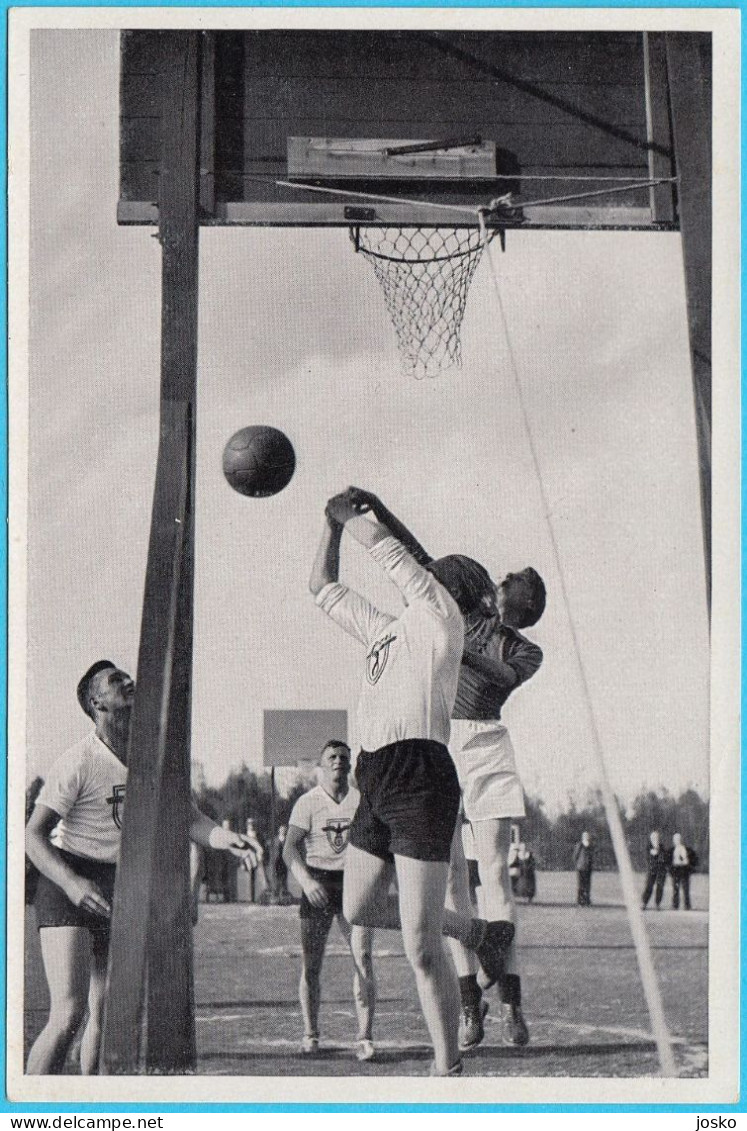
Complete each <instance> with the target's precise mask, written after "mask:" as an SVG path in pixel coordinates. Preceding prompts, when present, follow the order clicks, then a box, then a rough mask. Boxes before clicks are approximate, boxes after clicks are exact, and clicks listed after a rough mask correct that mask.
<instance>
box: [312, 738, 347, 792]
mask: <svg viewBox="0 0 747 1131" xmlns="http://www.w3.org/2000/svg"><path fill="white" fill-rule="evenodd" d="M319 771H320V774H321V777H322V780H323V781H326V782H327V784H329V785H330V786H334V785H339V784H340V783H341V782H344V781H347V778H348V774H349V773H350V747H349V746H348V744H347V743H346V742H340V740H339V739H337V738H333V739H330V741H329V742H328V743H327V744H326V745H325V747H324V749H323V750H322V752H321V754H320V755H319Z"/></svg>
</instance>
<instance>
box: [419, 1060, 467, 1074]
mask: <svg viewBox="0 0 747 1131" xmlns="http://www.w3.org/2000/svg"><path fill="white" fill-rule="evenodd" d="M463 1072H464V1065H463V1064H462V1062H461V1060H458V1061H457V1062H456V1064H452V1066H451V1068H450V1069H449V1071H448V1072H439V1071H438V1070H437V1069H436V1062H435V1060H434V1061H433V1063H432V1064H431V1070H430V1072H429V1073H428V1075H429V1076H461V1075H462V1073H463Z"/></svg>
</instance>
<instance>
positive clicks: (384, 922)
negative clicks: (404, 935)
mask: <svg viewBox="0 0 747 1131" xmlns="http://www.w3.org/2000/svg"><path fill="white" fill-rule="evenodd" d="M403 859H406V858H403ZM393 878H394V868H393V866H392V865H391V864H389V863H388V862H387V861H386V860H381V859H380V858H379V857H378V856H372V855H371V853H369V852H364V851H363V849H361V848H356V847H355V845H352V844H349V845H348V846H347V848H346V849H345V882H344V885H343V889H342V906H343V913H344V915H345V918H346V919H347V921H348V923H352V924H354V925H355V926H359V927H383V928H384V930H388V931H399V930H401V929H402V919H401V916H400V907H401V895H400V896H397V895H390V894H389V888H390V886H391V882H392V879H393ZM398 878H399V873H398ZM444 899H445V893H444ZM441 930H442V933H443V934H445V935H448V936H449V938H452V939H458V940H459V942H461V943H462V944H463V945H464V946H466V947H469V948H471V949H474V947H475V946H476V945H477V943H478V942H479V941H480V939H481V938H482V933H481V931H480V930H479V929H477V930H476V929H475V920H474V919H473V918H472V915H471V914H470V915H469V916H466V915H461V914H459V913H457V912H456V911H447V910H444V909H442V923H441Z"/></svg>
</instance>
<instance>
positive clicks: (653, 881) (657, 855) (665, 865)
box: [573, 829, 698, 911]
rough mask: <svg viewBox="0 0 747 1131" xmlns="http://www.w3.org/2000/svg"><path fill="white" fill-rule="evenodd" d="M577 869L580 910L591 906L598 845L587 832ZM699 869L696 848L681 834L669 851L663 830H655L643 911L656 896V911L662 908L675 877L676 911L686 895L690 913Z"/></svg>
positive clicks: (579, 846)
mask: <svg viewBox="0 0 747 1131" xmlns="http://www.w3.org/2000/svg"><path fill="white" fill-rule="evenodd" d="M573 866H574V868H575V871H576V880H577V885H578V886H577V895H576V902H577V903H578V905H579V906H580V907H590V906H591V877H592V873H593V871H594V846H593V844H592V841H591V837H590V836H589V834H588V832H586V831H584V832H583V833H582V834H581V839H580V841H579V842H578V844H577V845H576V846H575V848H574V849H573ZM697 866H698V854H697V853H696V851H695V849H694V848H692V847H691V846H690V845H687V844H685V843H684V842H683V840H682V836H681V835H680V833H675V834H674V836H673V837H672V844H671V847H670V848H667V847H666V845H665V844H664V841H663V840H662V837H661V833H660V832H659V830H658V829H654V830H653V831H652V832H651V835H650V836H649V840H648V844H647V846H646V886H645V887H644V889H643V894H642V896H641V905H642V908H643V910H644V911H645V910H646V908H647V907H648V904H649V901H650V899H651V896H652V895H653V896H654V906H655V907H656V910H657V911H658V910H659V909H660V907H661V903H662V900H663V898H664V888H665V885H666V882H667V876H671V879H672V908H673V910H675V911H678V910H679V908H680V896H682V903H683V906H684V908H685V910H686V911H690V910H691V906H692V905H691V903H690V876H691V875H692V874H693V872H694V871H695V870H696V868H697Z"/></svg>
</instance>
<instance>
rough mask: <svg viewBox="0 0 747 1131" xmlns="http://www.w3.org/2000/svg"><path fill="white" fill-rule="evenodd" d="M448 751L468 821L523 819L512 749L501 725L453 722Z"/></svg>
mask: <svg viewBox="0 0 747 1131" xmlns="http://www.w3.org/2000/svg"><path fill="white" fill-rule="evenodd" d="M449 750H450V751H451V756H452V758H453V759H454V765H455V766H456V769H457V774H458V776H459V785H460V787H461V790H462V804H463V806H464V815H465V816H466V818H467V820H468V821H472V822H474V821H490V820H495V819H496V818H498V817H512V818H514V819H518V818H520V817H523V816H524V815H525V813H524V791H523V790H522V788H521V782H520V781H519V775H518V774H517V772H516V758H515V756H514V748H513V745H512V744H511V738H510V735H509V733H508V731H507V730H506V728H505V727H504V725H503V723H499V722H497V721H496V720H495V719H488V720H487V721H484V722H483V721H478V720H473V719H452V721H451V740H450V742H449Z"/></svg>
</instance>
